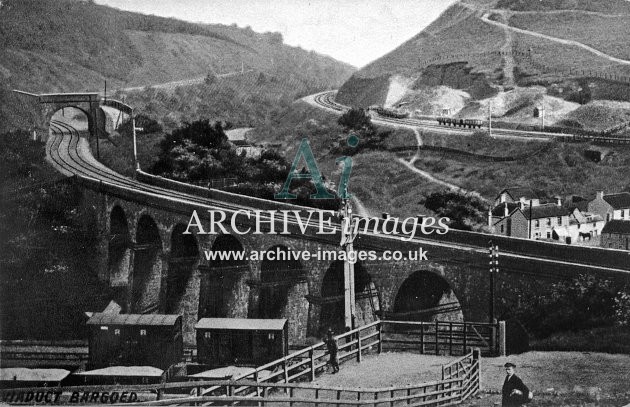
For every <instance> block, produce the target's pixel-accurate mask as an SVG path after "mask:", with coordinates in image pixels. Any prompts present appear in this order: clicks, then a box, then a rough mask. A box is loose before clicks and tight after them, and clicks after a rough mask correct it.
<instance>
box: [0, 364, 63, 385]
mask: <svg viewBox="0 0 630 407" xmlns="http://www.w3.org/2000/svg"><path fill="white" fill-rule="evenodd" d="M69 374H70V371H69V370H65V369H28V368H24V367H10V368H2V369H0V380H2V381H8V380H15V381H22V382H60V381H62V380H63V379H65V378H66V376H68V375H69Z"/></svg>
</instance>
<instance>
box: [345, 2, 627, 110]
mask: <svg viewBox="0 0 630 407" xmlns="http://www.w3.org/2000/svg"><path fill="white" fill-rule="evenodd" d="M468 3H471V4H473V5H474V6H476V7H480V8H486V9H490V8H494V7H497V8H512V9H514V10H535V11H543V12H541V13H537V14H535V15H520V14H517V15H514V16H513V17H512V19H511V20H510V23H512V24H514V25H516V26H518V27H521V28H525V29H529V30H532V31H538V32H541V33H545V34H548V35H552V36H553V35H557V36H558V37H560V38H568V39H573V40H576V41H583V42H584V43H586V44H589V45H592V46H593V47H595V48H597V49H601V50H602V51H604V52H610V53H611V54H612V55H613V56H618V57H622V58H623V56H625V55H630V48H628V47H627V43H626V42H625V39H626V37H627V33H628V28H627V26H628V17H619V18H608V17H601V16H598V15H594V14H583V15H580V14H578V13H557V12H556V10H558V9H562V8H563V7H567V5H569V7H568V8H571V9H573V8H575V9H580V10H588V11H596V12H604V13H613V14H616V13H623V14H630V11H629V9H630V6H628V2H625V1H621V0H605V1H594V0H580V1H577V0H576V1H570V2H569V1H559V0H558V1H549V2H543V3H541V2H540V1H538V0H509V1H500V2H498V4H492V3H496V2H490V1H481V0H477V1H468ZM545 10H549V11H553V13H550V14H545V13H544V11H545ZM480 16H481V13H475V12H474V11H472V10H469V9H466V8H465V7H462V6H461V5H459V4H454V5H453V6H451V7H450V8H449V9H447V10H446V11H445V12H444V13H443V14H442V15H441V16H440V17H439V18H438V19H437V20H436V21H435V22H433V23H432V24H431V25H430V26H428V27H427V28H426V29H425V30H423V31H422V32H421V33H420V34H418V35H417V36H415V37H414V38H412V39H410V40H409V41H407V42H405V43H404V44H402V45H401V46H400V47H398V48H397V49H395V50H394V51H392V52H390V53H389V54H387V55H385V56H383V57H381V58H379V59H378V60H376V61H374V62H373V63H371V64H369V65H368V66H366V67H364V68H363V69H361V70H360V71H358V72H357V73H356V74H355V75H354V76H353V77H352V78H351V79H350V80H349V81H348V82H346V83H345V84H344V85H343V86H342V87H341V89H340V92H339V95H338V100H339V101H341V102H342V103H345V104H350V105H352V104H355V103H358V104H360V105H366V100H367V101H368V102H371V103H382V102H383V100H384V97H385V92H386V90H381V91H380V94H378V95H376V96H374V97H372V98H371V99H369V98H368V97H366V94H368V93H373V92H374V91H375V90H378V89H381V88H383V87H382V86H371V85H372V83H371V82H370V81H365V80H363V81H361V80H359V79H365V78H374V79H373V81H377V80H378V81H380V82H383V81H387V79H386V78H389V77H391V76H392V75H396V74H401V75H405V76H408V77H418V76H419V75H420V74H421V73H422V71H423V68H424V67H423V66H421V65H420V63H419V61H421V60H424V59H427V58H431V57H434V56H438V55H450V54H475V53H482V52H489V51H497V50H499V49H500V48H501V46H502V45H503V44H504V41H505V34H504V32H503V30H502V29H501V28H499V27H495V26H490V25H488V24H485V23H484V22H482V21H481V20H480V18H479V17H480ZM512 49H513V50H514V51H517V52H521V53H528V52H529V50H530V49H531V57H532V58H531V59H529V58H528V57H522V56H520V55H518V54H514V60H515V66H516V67H518V68H519V70H520V71H521V72H527V73H529V74H531V75H541V74H547V73H552V72H557V71H563V70H568V69H569V68H573V69H583V70H594V71H598V72H601V71H606V72H607V73H610V74H616V75H626V76H627V75H630V67H628V66H624V65H619V64H615V63H612V62H610V61H608V60H606V59H603V58H601V57H598V56H596V55H594V54H592V53H589V52H588V51H586V50H584V49H581V48H579V47H576V46H566V45H563V44H559V43H556V42H553V41H550V40H546V39H541V38H536V37H532V36H529V35H525V34H520V33H512ZM461 59H462V60H465V61H467V62H468V64H469V65H470V66H472V67H473V68H474V70H473V72H485V73H486V74H487V77H488V78H489V79H490V80H491V81H495V82H497V83H498V82H499V81H500V77H499V76H497V75H495V73H496V72H498V71H497V68H500V67H501V64H502V61H501V57H500V56H481V55H477V56H475V55H469V56H465V57H462V58H461ZM451 62H452V61H451ZM433 63H434V64H440V63H441V62H439V61H437V62H433ZM384 78H385V79H384ZM368 99H369V100H368ZM367 104H369V103H367Z"/></svg>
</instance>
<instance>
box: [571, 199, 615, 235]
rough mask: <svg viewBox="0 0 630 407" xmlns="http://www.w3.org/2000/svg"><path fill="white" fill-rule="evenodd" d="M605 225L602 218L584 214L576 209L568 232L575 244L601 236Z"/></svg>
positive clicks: (572, 214) (573, 211)
mask: <svg viewBox="0 0 630 407" xmlns="http://www.w3.org/2000/svg"><path fill="white" fill-rule="evenodd" d="M605 224H606V222H604V219H603V218H602V217H601V216H599V215H595V214H593V213H588V212H582V211H581V210H580V209H579V208H577V207H574V208H572V211H571V219H569V229H568V230H569V234H570V236H571V239H572V241H573V242H584V241H590V240H591V239H593V238H596V237H597V236H599V235H601V233H602V229H603V228H604V225H605Z"/></svg>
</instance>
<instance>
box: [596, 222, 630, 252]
mask: <svg viewBox="0 0 630 407" xmlns="http://www.w3.org/2000/svg"><path fill="white" fill-rule="evenodd" d="M600 246H601V247H605V248H608V249H621V250H630V220H611V221H609V222H606V226H604V229H603V230H602V236H601V240H600Z"/></svg>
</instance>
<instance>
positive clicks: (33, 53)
mask: <svg viewBox="0 0 630 407" xmlns="http://www.w3.org/2000/svg"><path fill="white" fill-rule="evenodd" d="M241 69H244V70H247V71H255V72H259V73H264V74H266V75H269V76H275V77H280V78H283V77H290V78H297V80H298V81H299V82H301V83H302V84H304V86H303V87H302V88H298V89H297V90H298V91H300V90H301V91H302V92H306V91H311V90H313V89H315V90H323V89H328V88H333V87H337V86H339V85H340V84H341V83H343V81H344V80H346V79H347V78H348V77H349V76H350V74H351V73H352V72H353V70H354V68H352V67H351V66H349V65H347V64H344V63H341V62H338V61H336V60H334V59H332V58H330V57H327V56H323V55H319V54H317V53H314V52H309V51H305V50H303V49H301V48H297V47H290V46H287V45H284V44H283V39H282V35H281V34H279V33H270V32H269V33H256V32H254V31H253V30H251V28H249V27H248V28H238V27H237V26H236V25H232V26H223V25H207V24H195V23H188V22H184V21H179V20H175V19H169V18H162V17H156V16H147V15H142V14H137V13H131V12H126V11H121V10H117V9H114V8H110V7H105V6H100V5H96V4H93V3H90V2H84V1H78V0H55V1H53V0H5V1H3V2H2V5H1V6H0V78H1V79H2V81H1V85H0V131H5V130H8V129H12V128H16V127H31V126H32V123H33V120H34V119H35V117H36V116H35V115H33V114H32V113H30V112H24V111H23V110H31V109H33V108H34V106H33V104H32V103H30V102H29V101H27V100H24V99H23V98H18V97H16V96H14V95H13V94H12V93H11V92H10V91H11V89H14V88H17V89H23V90H27V91H31V92H54V91H96V90H102V89H103V86H104V81H105V80H107V84H108V89H114V90H115V89H121V88H127V87H133V86H149V85H153V84H158V83H163V82H170V81H177V80H184V79H192V78H199V77H204V76H206V75H208V74H209V73H211V74H215V75H216V74H224V73H229V72H238V71H241Z"/></svg>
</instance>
